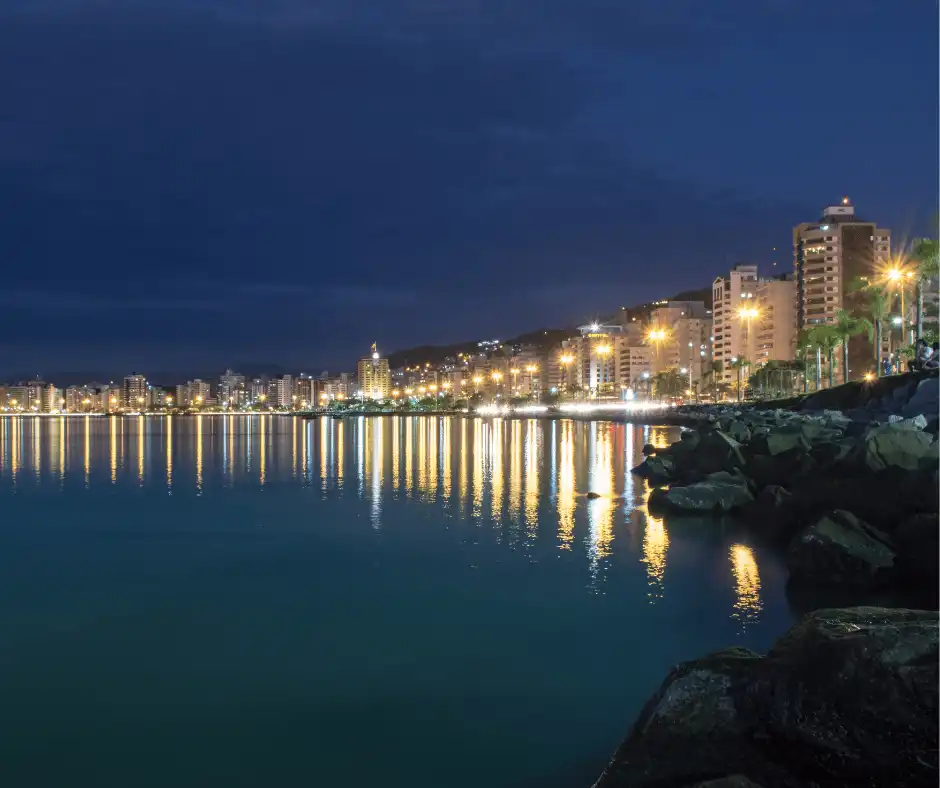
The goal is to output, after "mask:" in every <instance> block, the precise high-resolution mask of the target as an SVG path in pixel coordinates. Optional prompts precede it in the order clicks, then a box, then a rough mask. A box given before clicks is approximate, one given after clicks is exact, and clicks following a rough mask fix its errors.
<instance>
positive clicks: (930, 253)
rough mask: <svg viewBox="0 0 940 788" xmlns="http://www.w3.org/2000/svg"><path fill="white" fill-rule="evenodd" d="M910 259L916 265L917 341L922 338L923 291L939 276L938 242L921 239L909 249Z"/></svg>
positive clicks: (939, 255) (939, 251) (939, 257)
mask: <svg viewBox="0 0 940 788" xmlns="http://www.w3.org/2000/svg"><path fill="white" fill-rule="evenodd" d="M911 258H912V259H913V260H914V261H915V262H916V264H917V311H916V323H915V325H916V333H917V339H918V340H920V339H923V336H924V289H925V287H926V286H927V284H928V283H930V282H932V281H933V280H934V279H936V278H937V276H938V275H940V242H938V241H937V240H936V239H931V238H921V239H919V240H917V241H915V242H914V244H913V246H912V248H911Z"/></svg>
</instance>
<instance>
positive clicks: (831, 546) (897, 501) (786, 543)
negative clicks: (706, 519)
mask: <svg viewBox="0 0 940 788" xmlns="http://www.w3.org/2000/svg"><path fill="white" fill-rule="evenodd" d="M938 394H940V390H938V379H937V376H936V375H933V376H930V377H914V376H910V375H907V376H897V377H895V378H890V379H886V380H884V381H878V382H877V384H875V385H871V384H849V385H848V386H843V387H838V388H834V389H830V390H828V391H823V392H820V393H819V394H816V395H812V396H810V397H804V398H799V399H795V400H793V401H790V402H786V403H777V407H774V408H767V407H761V406H750V407H742V406H717V407H715V406H713V407H699V408H694V407H693V408H684V409H678V410H679V411H680V412H679V413H678V414H677V415H678V416H679V417H681V418H682V419H685V420H686V424H691V425H694V426H692V427H691V428H690V429H687V430H685V431H683V433H682V436H681V439H680V440H679V441H677V442H676V443H674V444H673V445H672V446H670V447H668V448H665V449H659V450H657V449H654V448H653V447H652V446H647V447H645V448H644V454H646V459H645V460H644V461H643V463H641V465H639V466H638V467H637V468H634V473H636V474H638V475H641V476H644V477H646V478H647V479H648V480H649V481H650V483H651V484H652V485H654V486H655V488H654V490H653V491H652V493H651V495H650V499H649V507H650V509H651V510H654V511H655V510H657V509H658V510H660V511H663V512H670V513H673V515H678V516H681V514H682V513H695V514H697V515H699V516H700V515H701V514H702V513H713V514H715V515H721V516H729V515H730V516H732V517H735V518H736V519H737V522H738V523H740V525H741V527H743V528H746V529H748V531H749V532H750V534H751V535H752V537H753V538H754V539H756V540H763V541H767V542H772V543H775V544H777V545H779V546H780V547H781V549H785V550H786V554H787V565H788V568H789V571H790V584H791V588H793V587H797V588H799V589H802V590H803V591H806V592H807V593H808V594H811V595H817V596H818V594H819V593H820V592H825V591H831V590H833V589H835V590H838V591H839V592H840V593H841V595H842V596H843V597H845V596H848V597H849V598H850V599H852V600H853V601H852V603H853V604H857V600H858V599H860V598H864V595H865V594H866V593H870V592H871V591H872V590H874V589H891V590H894V591H898V592H902V593H903V592H908V593H911V594H915V595H917V597H918V599H920V600H926V603H925V604H924V606H925V607H930V608H932V609H930V610H909V609H902V608H887V607H850V608H831V609H823V610H817V611H815V612H813V613H810V614H809V615H807V616H806V617H805V618H804V619H803V620H802V621H801V622H800V623H798V624H797V625H796V626H794V627H793V628H792V629H790V631H789V632H787V633H786V634H785V635H784V636H783V637H782V638H780V640H778V641H777V643H776V644H775V645H774V647H773V648H772V649H771V651H770V652H769V653H768V654H767V655H766V656H760V655H758V654H755V653H753V652H750V651H747V650H745V649H740V648H730V649H726V650H723V651H719V652H716V653H714V654H710V655H708V656H705V657H702V658H701V659H697V660H692V661H691V662H686V663H683V664H681V665H679V666H678V667H676V668H674V669H673V670H672V672H671V673H670V674H669V675H668V676H667V677H666V680H665V681H664V682H663V684H662V686H661V687H660V689H659V691H658V692H656V694H655V695H654V696H653V697H652V698H651V699H650V700H649V701H648V702H647V704H646V706H645V707H644V708H643V710H642V711H641V712H640V715H639V717H638V719H637V720H636V723H635V724H634V726H633V729H632V730H631V731H630V733H629V735H628V736H627V738H626V740H625V741H624V742H623V743H622V744H621V746H620V747H619V748H618V750H617V751H616V753H615V754H614V756H613V758H612V760H611V761H610V764H609V765H608V766H607V768H606V769H605V770H604V772H603V774H602V775H601V777H600V779H599V780H598V781H597V782H596V783H595V788H850V786H851V787H852V788H855V787H856V786H869V787H870V788H875V787H876V786H877V787H878V788H881V786H884V788H889V786H890V787H891V788H921V787H923V788H927V787H928V786H930V787H931V788H932V787H933V786H936V785H937V784H938V744H940V742H938V737H940V732H938V713H940V702H938V682H940V671H938V659H940V653H938V613H937V612H936V607H937V591H938V583H940V572H938V563H940V562H938V553H940V540H938V508H940V507H938V502H940V476H938V465H940V443H938V440H937V433H938V410H940V399H938Z"/></svg>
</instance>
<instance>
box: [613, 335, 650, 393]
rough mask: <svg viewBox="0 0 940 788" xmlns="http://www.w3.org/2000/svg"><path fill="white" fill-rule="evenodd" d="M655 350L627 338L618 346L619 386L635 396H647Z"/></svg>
mask: <svg viewBox="0 0 940 788" xmlns="http://www.w3.org/2000/svg"><path fill="white" fill-rule="evenodd" d="M654 353H655V349H654V348H653V347H651V346H650V345H647V344H644V343H643V342H641V341H639V340H637V339H634V338H631V337H627V338H626V339H625V340H624V341H623V342H622V343H621V345H620V358H619V360H618V369H617V371H618V373H619V375H620V386H621V388H622V389H623V390H624V393H626V392H627V391H633V393H634V394H636V395H647V394H649V393H650V386H651V385H652V378H653V374H654V373H653V369H654V359H653V354H654Z"/></svg>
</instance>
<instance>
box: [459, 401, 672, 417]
mask: <svg viewBox="0 0 940 788" xmlns="http://www.w3.org/2000/svg"><path fill="white" fill-rule="evenodd" d="M674 407H675V405H674V404H666V403H659V402H599V403H587V402H571V403H567V404H565V405H559V406H558V411H559V412H561V413H571V414H577V415H581V416H587V415H590V414H592V413H636V412H638V411H653V410H668V409H669V408H674ZM549 410H550V408H549V407H548V406H547V405H520V406H518V407H512V406H510V405H482V406H481V407H479V408H476V409H475V410H474V413H477V414H478V415H480V416H513V415H532V416H535V415H539V414H544V413H548V412H549Z"/></svg>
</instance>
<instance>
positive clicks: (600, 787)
mask: <svg viewBox="0 0 940 788" xmlns="http://www.w3.org/2000/svg"><path fill="white" fill-rule="evenodd" d="M760 660H761V658H760V657H759V656H758V655H757V654H755V653H753V652H752V651H748V650H747V649H742V648H729V649H726V650H724V651H718V652H716V653H714V654H710V655H709V656H707V657H704V658H703V659H697V660H692V661H691V662H685V663H683V664H681V665H679V666H678V667H676V668H673V670H672V671H671V672H670V674H669V675H668V676H667V677H666V680H665V681H664V682H663V684H662V686H661V687H660V688H659V691H658V692H657V693H656V694H655V695H653V697H652V698H650V700H649V701H648V702H647V703H646V705H645V706H644V707H643V710H642V711H641V712H640V716H639V717H638V718H637V721H636V723H635V724H634V726H633V729H632V730H631V732H630V735H629V736H628V737H627V738H626V740H625V741H624V742H623V744H621V745H620V747H619V748H618V749H617V751H616V752H615V753H614V756H613V758H612V759H611V761H610V764H608V766H607V768H606V769H605V770H604V772H603V774H601V776H600V779H599V780H598V781H597V783H596V784H595V788H653V786H683V785H694V784H695V783H696V782H700V781H703V780H708V779H712V778H714V777H715V776H716V775H726V774H729V773H730V774H748V775H751V774H764V773H765V772H768V771H771V772H773V771H775V769H774V768H773V767H772V766H770V765H768V764H767V763H765V759H764V758H763V756H762V755H761V754H760V752H759V751H758V750H757V749H756V748H755V747H754V746H753V745H752V744H751V743H750V741H749V738H750V737H749V730H750V728H751V727H752V725H753V723H752V722H751V721H750V720H748V719H746V718H745V717H743V716H742V715H741V714H740V713H739V711H738V708H739V705H741V704H745V705H746V684H747V682H748V681H749V680H750V678H751V676H752V674H753V671H754V668H755V666H756V665H757V663H758V662H760Z"/></svg>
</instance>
